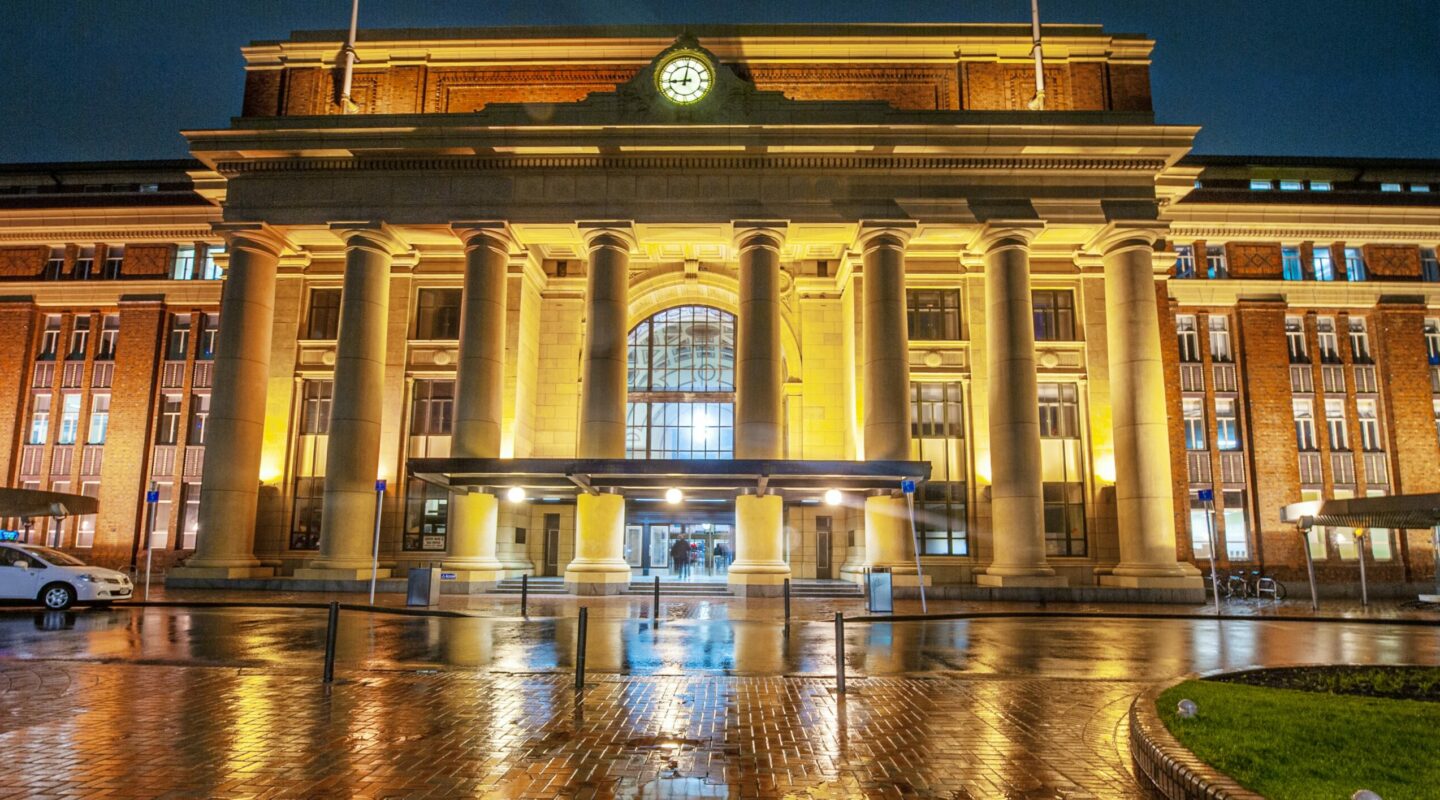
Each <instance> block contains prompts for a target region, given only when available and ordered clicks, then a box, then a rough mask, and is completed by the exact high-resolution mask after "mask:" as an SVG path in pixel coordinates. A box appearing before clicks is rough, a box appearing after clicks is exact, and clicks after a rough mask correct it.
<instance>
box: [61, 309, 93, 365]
mask: <svg viewBox="0 0 1440 800" xmlns="http://www.w3.org/2000/svg"><path fill="white" fill-rule="evenodd" d="M89 347H90V315H88V314H81V315H79V316H77V317H75V321H74V327H72V328H71V329H70V349H69V350H68V351H67V352H66V353H65V359H66V360H67V361H84V360H85V351H86V349H88V348H89Z"/></svg>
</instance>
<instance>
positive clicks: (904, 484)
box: [900, 478, 930, 614]
mask: <svg viewBox="0 0 1440 800" xmlns="http://www.w3.org/2000/svg"><path fill="white" fill-rule="evenodd" d="M900 491H902V492H904V493H905V505H906V506H908V507H909V508H910V543H911V545H912V546H913V547H914V548H915V578H916V580H918V581H919V582H920V613H922V614H929V613H930V607H929V606H928V605H926V603H925V570H924V569H922V568H921V566H920V542H919V541H918V539H917V538H916V536H915V481H912V480H909V479H908V478H907V479H906V480H903V481H901V482H900Z"/></svg>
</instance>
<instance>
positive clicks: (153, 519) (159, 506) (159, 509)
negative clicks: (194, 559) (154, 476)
mask: <svg viewBox="0 0 1440 800" xmlns="http://www.w3.org/2000/svg"><path fill="white" fill-rule="evenodd" d="M173 488H174V486H173V485H172V484H171V483H170V482H169V481H166V482H163V483H156V484H155V491H156V492H158V493H159V495H160V499H159V501H158V502H156V503H155V510H154V511H153V512H152V513H151V515H150V542H149V546H150V547H151V548H152V549H155V550H164V549H165V548H166V547H167V546H168V545H169V544H170V506H171V503H172V499H171V491H172V490H173Z"/></svg>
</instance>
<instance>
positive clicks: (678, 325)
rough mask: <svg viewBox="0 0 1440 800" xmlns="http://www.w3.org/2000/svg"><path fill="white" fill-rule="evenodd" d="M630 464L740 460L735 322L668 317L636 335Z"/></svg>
mask: <svg viewBox="0 0 1440 800" xmlns="http://www.w3.org/2000/svg"><path fill="white" fill-rule="evenodd" d="M629 359H630V365H629V383H628V385H629V389H630V393H629V402H628V404H627V410H626V420H627V422H626V429H627V430H626V432H627V434H628V435H627V439H626V446H625V451H626V452H625V455H626V456H627V457H629V458H657V459H659V458H733V457H734V454H735V441H734V434H735V420H734V415H735V315H734V314H730V313H728V312H725V311H721V310H720V309H718V308H710V307H708V306H679V307H677V308H670V309H666V310H664V311H661V312H659V313H657V314H655V315H654V316H652V317H650V318H649V319H646V320H645V321H644V322H641V323H640V324H639V325H636V326H635V328H634V329H633V330H631V331H630V343H629Z"/></svg>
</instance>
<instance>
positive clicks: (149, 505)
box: [145, 481, 160, 601]
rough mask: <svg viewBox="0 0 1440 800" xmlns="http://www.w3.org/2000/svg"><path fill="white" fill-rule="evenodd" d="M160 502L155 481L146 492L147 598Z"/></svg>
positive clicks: (148, 597) (147, 597) (146, 597)
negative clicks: (157, 507)
mask: <svg viewBox="0 0 1440 800" xmlns="http://www.w3.org/2000/svg"><path fill="white" fill-rule="evenodd" d="M159 502H160V490H159V489H158V488H156V486H155V481H150V489H149V490H148V491H146V492H145V599H146V600H147V601H148V600H149V599H150V565H151V563H152V562H153V561H154V560H155V505H156V504H157V503H159Z"/></svg>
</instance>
